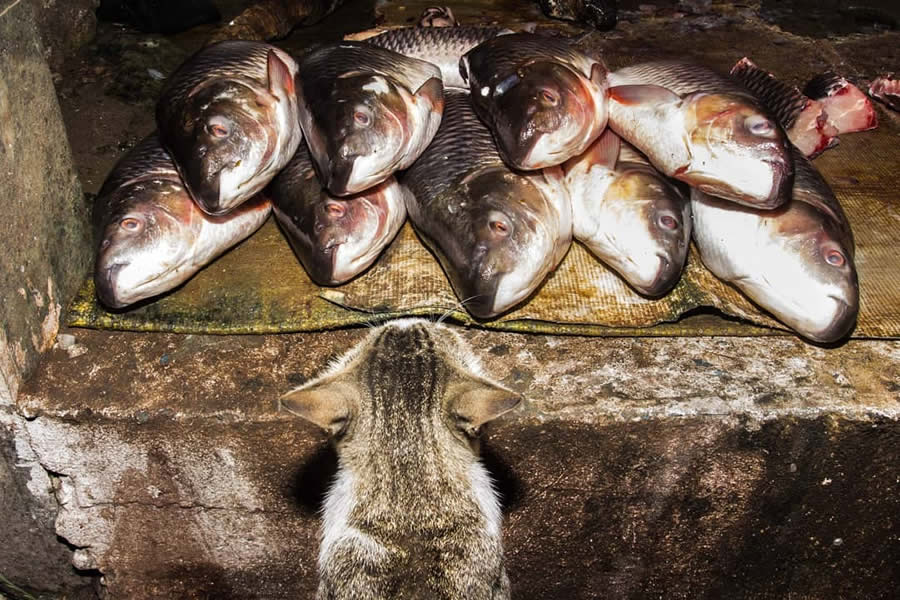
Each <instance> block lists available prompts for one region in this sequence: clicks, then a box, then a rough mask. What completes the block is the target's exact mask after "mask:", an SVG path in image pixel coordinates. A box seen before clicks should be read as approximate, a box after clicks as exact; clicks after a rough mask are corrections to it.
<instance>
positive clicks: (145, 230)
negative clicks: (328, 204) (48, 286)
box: [92, 133, 272, 309]
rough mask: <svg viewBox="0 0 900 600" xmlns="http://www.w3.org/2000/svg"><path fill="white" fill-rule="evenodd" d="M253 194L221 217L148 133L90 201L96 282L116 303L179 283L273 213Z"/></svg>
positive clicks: (107, 301)
mask: <svg viewBox="0 0 900 600" xmlns="http://www.w3.org/2000/svg"><path fill="white" fill-rule="evenodd" d="M271 209H272V205H271V202H269V200H268V199H267V198H265V197H264V196H262V195H258V196H256V197H255V198H253V199H251V200H248V201H247V202H245V203H244V204H242V205H241V206H240V207H239V208H237V209H235V210H234V211H232V212H231V213H229V214H228V215H225V216H211V215H208V214H206V213H205V212H204V211H202V210H200V209H199V208H198V207H197V205H196V204H195V203H194V201H193V200H192V199H191V196H190V194H189V193H188V191H187V188H185V186H184V184H183V183H182V181H181V178H180V177H179V175H178V170H177V169H176V168H175V164H174V162H173V161H172V158H171V156H169V154H168V153H167V152H166V151H165V150H164V149H163V147H162V144H161V143H160V141H159V136H158V135H157V134H156V133H153V134H151V135H149V136H148V137H146V138H145V139H144V140H142V141H141V142H139V143H138V144H137V145H136V146H135V147H134V148H133V149H132V150H131V151H130V152H128V154H126V155H125V156H124V157H122V158H121V159H120V160H119V162H118V163H117V164H116V166H115V167H113V170H112V171H111V172H110V174H109V176H108V177H107V179H106V181H105V182H104V184H103V187H102V188H101V190H100V194H99V195H98V196H97V200H96V202H95V204H94V209H93V214H92V221H93V226H94V236H95V239H97V241H98V244H97V250H96V261H95V265H94V288H95V289H96V292H97V297H98V299H99V300H100V302H101V303H102V304H104V305H105V306H107V307H109V308H113V309H120V308H124V307H126V306H129V305H131V304H134V303H136V302H140V301H141V300H145V299H147V298H152V297H154V296H158V295H160V294H163V293H165V292H168V291H169V290H172V289H174V288H176V287H177V286H179V285H181V284H182V283H184V282H185V281H187V280H188V279H190V278H191V277H192V276H193V275H194V274H195V273H196V272H197V271H199V270H200V269H202V268H203V267H204V266H206V265H207V264H209V263H210V262H212V261H213V260H214V259H215V258H217V257H218V256H219V255H221V254H222V253H224V252H225V251H226V250H228V249H229V248H231V247H232V246H235V245H236V244H238V243H239V242H240V241H242V240H244V239H245V238H247V237H249V236H250V235H251V234H252V233H253V232H255V231H256V230H257V229H259V228H260V227H261V226H262V224H263V223H264V222H265V221H266V219H267V218H268V216H269V213H270V212H271Z"/></svg>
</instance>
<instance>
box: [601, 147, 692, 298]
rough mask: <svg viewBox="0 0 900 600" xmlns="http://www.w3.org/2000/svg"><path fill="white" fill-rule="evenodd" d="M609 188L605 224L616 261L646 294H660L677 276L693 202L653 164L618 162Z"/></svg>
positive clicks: (683, 260) (681, 261)
mask: <svg viewBox="0 0 900 600" xmlns="http://www.w3.org/2000/svg"><path fill="white" fill-rule="evenodd" d="M616 172H617V174H618V176H617V177H616V178H615V180H614V181H613V182H612V184H611V185H610V186H609V188H608V190H607V192H606V198H607V200H608V202H607V203H606V205H607V207H608V210H607V213H608V214H607V215H605V216H606V223H607V224H606V226H605V227H604V230H605V231H606V232H607V236H609V238H611V239H610V242H611V243H610V244H609V245H610V246H612V247H613V248H615V257H616V258H615V259H614V260H612V261H610V262H612V263H613V264H612V266H613V267H614V268H616V270H617V271H618V272H619V273H620V274H621V275H622V276H623V277H624V278H625V279H626V281H628V283H629V284H631V285H632V286H633V287H634V288H635V289H636V290H637V291H638V292H640V293H641V294H644V295H647V296H651V297H658V296H661V295H663V294H665V293H666V292H668V291H669V290H670V289H672V287H673V286H674V285H675V284H676V283H677V282H678V279H679V278H680V277H681V271H682V269H683V268H684V263H685V260H687V252H688V247H689V244H690V235H691V212H690V202H688V201H687V200H686V199H685V197H684V196H683V195H682V194H681V193H680V192H679V191H678V190H677V189H676V188H675V187H674V186H672V185H671V184H670V183H669V182H667V181H666V180H665V179H664V178H662V177H661V176H660V175H659V174H658V173H657V172H655V171H654V170H653V169H652V168H650V167H647V166H645V165H641V164H637V163H627V162H626V163H619V166H618V167H617V169H616Z"/></svg>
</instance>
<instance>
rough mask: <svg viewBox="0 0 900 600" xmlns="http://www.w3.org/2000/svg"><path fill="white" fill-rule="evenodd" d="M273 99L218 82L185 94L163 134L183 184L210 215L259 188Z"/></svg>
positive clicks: (274, 131)
mask: <svg viewBox="0 0 900 600" xmlns="http://www.w3.org/2000/svg"><path fill="white" fill-rule="evenodd" d="M278 102H279V100H278V98H277V97H276V96H274V95H272V94H271V93H270V92H269V91H268V90H267V89H266V88H263V87H259V86H257V85H255V84H252V83H249V82H241V81H238V80H234V79H230V80H225V79H218V80H212V81H210V82H209V83H208V84H206V85H202V86H198V88H197V89H195V90H194V91H192V92H191V95H190V97H189V99H188V103H187V106H186V108H185V111H184V113H183V116H182V117H181V119H182V120H181V123H180V124H179V126H178V127H175V128H173V129H174V135H169V136H166V140H165V141H166V144H167V147H168V149H169V150H170V151H171V153H172V155H173V157H174V158H175V162H176V164H177V165H178V167H179V171H180V173H181V176H182V178H183V180H184V183H185V185H186V186H187V188H188V190H189V191H190V193H191V195H192V196H193V197H194V199H195V200H196V201H197V205H198V206H199V207H200V208H201V209H203V211H204V212H206V213H208V214H210V215H221V214H225V213H227V212H228V211H230V210H232V209H233V208H234V207H236V206H237V205H239V204H240V203H241V202H243V201H244V200H246V199H247V198H249V197H250V196H252V195H253V194H255V193H256V192H257V191H259V189H260V188H261V187H262V186H263V185H265V183H266V180H265V179H261V178H260V174H261V172H263V171H264V170H265V169H266V168H267V167H268V166H269V163H270V160H271V158H272V155H273V153H274V152H275V149H276V144H277V137H278V125H277V119H276V115H275V110H276V109H275V104H277V103H278Z"/></svg>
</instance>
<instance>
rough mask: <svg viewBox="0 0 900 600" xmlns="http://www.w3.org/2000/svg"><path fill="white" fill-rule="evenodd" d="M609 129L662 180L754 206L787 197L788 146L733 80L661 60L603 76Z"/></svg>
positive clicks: (779, 130)
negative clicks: (606, 82)
mask: <svg viewBox="0 0 900 600" xmlns="http://www.w3.org/2000/svg"><path fill="white" fill-rule="evenodd" d="M609 81H610V85H612V86H613V87H611V88H610V90H609V96H610V103H609V111H610V112H609V126H610V127H611V128H612V129H613V130H614V131H615V132H616V133H618V134H619V135H620V136H622V138H623V139H625V140H626V141H628V142H629V143H630V144H632V145H634V146H635V147H636V148H637V149H638V150H640V151H641V152H643V153H644V154H645V155H647V157H648V158H649V159H650V162H652V163H653V166H654V167H656V168H657V169H659V170H660V171H662V172H663V173H664V174H666V175H668V176H669V177H675V178H676V179H680V180H681V181H684V182H685V183H687V184H689V185H691V186H693V187H698V188H700V189H701V190H702V191H704V192H707V193H709V194H712V195H715V196H718V197H721V198H725V199H728V200H732V201H734V202H738V203H740V204H745V205H747V206H752V207H757V208H766V209H769V208H775V207H776V206H779V205H781V204H783V203H784V202H785V201H786V200H787V198H788V197H789V195H790V189H791V181H792V178H793V165H792V163H791V153H790V149H789V147H790V142H789V141H788V138H787V135H786V134H785V133H784V131H783V130H782V128H781V126H780V125H779V124H778V122H777V121H776V119H775V117H774V116H773V115H771V114H770V113H769V112H768V111H766V110H765V109H764V108H763V107H762V106H761V105H760V103H759V101H758V100H757V99H756V98H754V97H753V96H752V94H750V92H749V91H748V90H747V89H746V88H744V87H743V86H742V85H740V83H738V82H737V81H736V80H733V79H730V78H728V77H725V76H723V75H719V74H718V73H716V72H714V71H712V70H710V69H708V68H706V67H703V66H700V65H697V64H693V63H687V62H678V61H660V62H650V63H642V64H637V65H633V66H630V67H626V68H624V69H620V70H618V71H615V72H614V73H610V76H609Z"/></svg>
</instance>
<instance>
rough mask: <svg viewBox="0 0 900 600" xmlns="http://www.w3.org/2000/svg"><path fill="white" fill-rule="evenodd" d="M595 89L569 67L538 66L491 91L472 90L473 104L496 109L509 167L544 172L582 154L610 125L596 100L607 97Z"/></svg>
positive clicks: (495, 129)
mask: <svg viewBox="0 0 900 600" xmlns="http://www.w3.org/2000/svg"><path fill="white" fill-rule="evenodd" d="M592 86H595V84H594V82H593V81H591V80H587V79H586V78H585V77H583V76H581V75H579V74H578V73H576V72H575V71H573V70H572V69H570V68H569V67H567V66H566V65H563V64H561V63H558V62H553V61H535V62H532V63H529V64H526V65H523V66H520V67H519V68H518V69H517V70H516V71H515V72H514V73H511V74H510V75H509V76H508V77H506V78H505V79H502V80H500V81H499V82H498V83H496V84H495V85H494V86H493V88H492V89H485V88H482V89H481V90H475V91H473V102H474V103H475V105H476V107H478V106H479V105H482V106H484V105H485V104H486V103H491V104H493V106H492V107H491V108H489V109H488V110H489V111H491V113H492V114H493V121H494V127H493V133H494V135H495V138H496V140H497V147H498V150H499V151H500V154H501V155H502V157H503V159H504V160H505V161H506V162H507V164H509V165H510V166H512V167H514V168H517V169H526V170H530V169H539V168H543V167H550V166H553V165H558V164H561V163H562V162H564V161H565V160H567V159H569V158H571V157H572V156H575V155H576V154H579V153H581V152H582V151H584V150H585V148H586V147H587V145H588V144H589V143H590V142H591V141H593V140H594V139H595V138H596V137H597V135H596V134H599V132H600V131H601V130H602V129H603V127H604V126H605V124H606V119H605V115H606V112H605V105H604V107H603V108H601V109H600V110H599V111H600V112H601V113H602V119H598V106H597V102H598V101H597V98H598V97H602V94H595V93H593V91H592V90H591V87H592ZM482 92H485V94H482ZM598 121H602V123H601V122H598Z"/></svg>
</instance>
